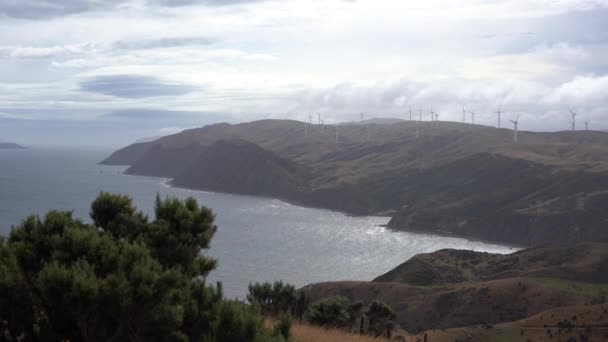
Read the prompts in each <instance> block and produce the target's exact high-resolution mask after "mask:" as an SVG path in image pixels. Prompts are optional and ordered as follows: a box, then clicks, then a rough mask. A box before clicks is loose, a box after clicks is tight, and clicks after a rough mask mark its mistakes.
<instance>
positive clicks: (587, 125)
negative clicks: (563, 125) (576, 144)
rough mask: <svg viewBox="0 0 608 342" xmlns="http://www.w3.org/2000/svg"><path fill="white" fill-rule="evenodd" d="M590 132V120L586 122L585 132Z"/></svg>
mask: <svg viewBox="0 0 608 342" xmlns="http://www.w3.org/2000/svg"><path fill="white" fill-rule="evenodd" d="M588 130H589V120H587V121H585V131H588Z"/></svg>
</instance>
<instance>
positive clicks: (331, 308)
mask: <svg viewBox="0 0 608 342" xmlns="http://www.w3.org/2000/svg"><path fill="white" fill-rule="evenodd" d="M350 306H351V304H350V301H349V300H348V298H346V297H342V296H336V297H329V298H325V299H323V300H321V301H319V302H317V303H315V304H313V305H312V306H311V307H310V309H308V312H307V314H306V318H307V320H308V322H310V323H311V324H314V325H320V326H327V327H346V326H347V325H348V323H349V322H351V314H350V311H351V308H350Z"/></svg>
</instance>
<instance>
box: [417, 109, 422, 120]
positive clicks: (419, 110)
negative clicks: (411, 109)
mask: <svg viewBox="0 0 608 342" xmlns="http://www.w3.org/2000/svg"><path fill="white" fill-rule="evenodd" d="M418 113H420V116H419V118H418V121H422V108H420V109H418Z"/></svg>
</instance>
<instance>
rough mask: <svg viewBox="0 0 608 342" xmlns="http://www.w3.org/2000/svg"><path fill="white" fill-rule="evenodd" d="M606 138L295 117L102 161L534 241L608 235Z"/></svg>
mask: <svg viewBox="0 0 608 342" xmlns="http://www.w3.org/2000/svg"><path fill="white" fill-rule="evenodd" d="M607 146H608V134H607V133H605V132H599V131H576V132H571V131H567V132H553V133H547V132H542V133H541V132H519V136H518V141H517V142H515V141H514V136H513V131H512V130H510V129H497V128H493V127H488V126H481V125H472V124H462V123H455V122H439V121H434V122H417V121H403V120H388V119H383V120H376V121H370V122H369V123H365V122H364V123H356V124H355V123H346V124H339V125H322V124H309V123H304V122H299V121H292V120H261V121H254V122H249V123H242V124H237V125H231V124H227V123H221V124H215V125H209V126H206V127H202V128H197V129H190V130H185V131H183V132H181V133H178V134H174V135H170V136H166V137H163V138H160V139H157V140H155V141H152V142H140V143H136V144H133V145H130V146H127V147H125V148H123V149H120V150H118V151H116V152H114V153H113V154H112V155H111V156H109V157H108V158H107V159H105V160H104V161H102V162H101V163H103V164H115V165H116V164H121V165H129V166H130V167H129V168H128V169H127V171H126V173H128V174H132V175H145V176H157V177H164V178H170V179H172V181H171V184H172V185H173V186H176V187H183V188H192V189H201V190H208V191H215V192H227V193H235V194H247V195H257V196H268V197H274V198H278V199H282V200H286V201H289V202H292V203H297V204H301V205H306V206H312V207H319V208H326V209H331V210H337V211H342V212H346V213H349V214H353V215H386V216H391V217H392V219H391V221H390V223H389V226H390V227H391V228H393V229H397V230H406V231H414V232H422V233H432V234H443V235H451V236H460V237H466V238H472V239H478V240H486V241H494V242H499V243H508V244H516V245H523V246H534V245H541V244H547V243H571V242H579V241H600V240H601V241H605V240H608V229H605V223H606V222H607V221H608V212H606V210H605V204H606V203H607V202H608V147H607Z"/></svg>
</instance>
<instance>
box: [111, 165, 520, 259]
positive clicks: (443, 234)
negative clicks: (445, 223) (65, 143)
mask: <svg viewBox="0 0 608 342" xmlns="http://www.w3.org/2000/svg"><path fill="white" fill-rule="evenodd" d="M127 166H128V165H127ZM120 174H121V175H125V176H131V177H150V178H156V179H159V180H160V181H161V184H162V185H163V186H166V187H169V188H172V189H180V190H189V191H196V192H202V193H207V194H222V195H231V196H245V197H252V198H261V199H269V200H277V201H280V202H282V203H285V204H288V205H292V206H296V207H301V208H310V209H318V210H326V211H329V212H334V213H339V214H343V215H345V216H348V217H382V218H391V216H386V215H381V214H370V215H360V214H355V213H351V212H348V211H344V210H336V209H330V208H326V207H321V206H314V205H309V204H304V203H301V202H298V201H295V200H289V199H286V198H280V197H272V196H259V195H251V194H240V193H232V192H222V191H210V190H207V189H200V188H191V187H185V186H177V185H174V184H172V181H173V179H172V178H166V177H155V176H145V175H137V174H130V173H125V172H121V173H120ZM380 226H381V227H383V228H386V229H390V230H391V231H394V232H402V233H412V234H419V235H429V236H440V237H448V238H457V239H463V240H466V241H470V242H481V243H486V244H493V245H497V246H502V247H507V248H510V249H513V252H516V251H518V250H521V249H524V248H529V247H530V246H527V245H519V244H515V243H510V242H506V241H496V240H487V239H478V238H471V237H470V236H464V235H456V234H450V233H448V232H439V231H433V232H428V231H421V230H407V229H396V228H394V227H391V226H390V225H389V224H388V223H387V224H383V225H380Z"/></svg>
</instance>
